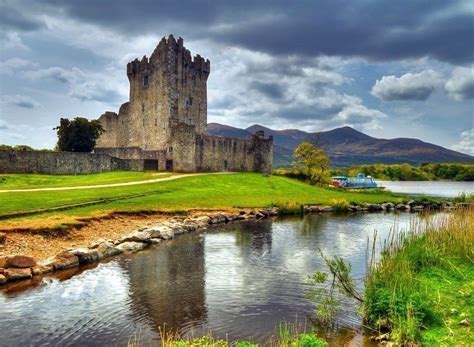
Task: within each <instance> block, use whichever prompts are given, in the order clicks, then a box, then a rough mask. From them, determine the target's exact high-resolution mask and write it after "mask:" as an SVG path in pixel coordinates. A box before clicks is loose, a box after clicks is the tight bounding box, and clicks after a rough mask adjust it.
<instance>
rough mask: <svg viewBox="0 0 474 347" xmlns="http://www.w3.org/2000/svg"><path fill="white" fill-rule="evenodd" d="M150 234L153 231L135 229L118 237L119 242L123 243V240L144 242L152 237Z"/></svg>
mask: <svg viewBox="0 0 474 347" xmlns="http://www.w3.org/2000/svg"><path fill="white" fill-rule="evenodd" d="M152 234H153V233H151V232H148V229H146V230H143V231H138V230H135V231H132V232H131V233H130V234H128V235H127V236H125V237H123V238H122V239H120V243H123V242H145V243H146V242H149V241H150V239H151V238H152Z"/></svg>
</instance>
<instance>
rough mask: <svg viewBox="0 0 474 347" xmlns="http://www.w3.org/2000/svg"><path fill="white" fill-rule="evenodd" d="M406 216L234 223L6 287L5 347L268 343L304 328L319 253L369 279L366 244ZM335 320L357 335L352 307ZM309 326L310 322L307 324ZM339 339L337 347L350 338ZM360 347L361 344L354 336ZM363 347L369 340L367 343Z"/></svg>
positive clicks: (2, 302)
mask: <svg viewBox="0 0 474 347" xmlns="http://www.w3.org/2000/svg"><path fill="white" fill-rule="evenodd" d="M418 218H423V217H421V216H419V215H416V214H409V213H374V214H353V215H346V216H339V217H338V216H334V215H307V216H305V217H304V218H286V219H282V220H277V219H267V220H263V221H249V222H239V223H232V224H228V225H226V226H219V227H216V228H211V229H209V230H208V231H207V232H205V233H198V232H196V233H192V234H187V235H182V236H179V237H177V238H175V239H173V240H170V241H168V242H165V243H163V244H161V245H158V246H154V247H152V248H149V249H147V250H145V251H142V252H139V253H136V254H131V255H130V254H129V255H122V256H119V257H116V258H113V259H112V260H110V261H108V262H102V263H99V264H98V265H97V264H96V265H94V266H90V267H86V268H82V269H81V270H79V271H77V270H69V271H65V272H63V273H61V274H57V275H54V276H51V277H45V278H44V279H43V280H42V281H40V282H38V283H35V285H31V284H30V285H29V286H26V284H25V283H24V282H23V283H18V284H15V285H14V286H7V288H5V289H2V290H0V310H1V313H0V326H1V327H2V328H1V329H0V341H1V344H2V345H19V346H26V345H65V344H68V345H118V346H122V345H126V344H127V342H128V341H129V340H130V339H132V338H133V337H134V336H136V335H137V336H139V338H140V342H141V343H143V344H145V345H149V344H152V345H155V344H158V341H159V328H160V327H163V325H166V329H167V330H172V329H177V330H179V331H180V332H182V333H193V334H195V335H200V334H203V333H205V332H207V331H208V330H211V331H212V332H213V334H214V335H215V336H218V337H222V338H227V339H229V340H230V341H233V340H235V339H248V338H250V339H253V340H257V341H263V340H264V339H265V338H267V337H269V336H271V335H273V334H275V331H276V330H275V329H276V327H277V326H278V324H279V322H280V321H282V320H285V321H288V322H297V321H299V322H305V321H307V319H308V318H309V317H311V316H312V314H313V310H314V307H313V305H312V303H311V302H309V301H308V300H307V299H305V293H306V292H307V290H308V285H307V277H308V275H310V274H312V273H313V272H315V271H317V270H325V266H324V265H323V262H322V259H321V256H320V254H319V252H318V249H321V250H322V252H323V253H324V254H325V255H328V256H335V255H337V256H341V257H344V259H346V260H348V261H349V262H350V263H351V264H352V266H353V275H354V276H355V277H356V278H362V277H363V276H364V275H365V273H366V261H367V259H366V247H367V240H368V238H370V237H372V235H373V232H374V230H375V229H377V231H378V235H379V239H383V238H384V237H386V236H387V235H388V233H389V232H390V230H391V229H392V228H393V227H394V226H397V227H398V228H401V229H406V228H407V227H408V226H409V224H410V222H413V221H414V220H416V219H418ZM346 309H347V312H343V314H342V315H340V316H339V324H340V325H341V326H342V327H348V328H351V329H353V328H356V327H357V326H358V325H359V323H360V321H359V318H358V317H357V316H356V315H355V314H354V307H352V306H351V305H348V306H347V307H346ZM309 324H310V323H309ZM342 331H343V333H339V334H336V335H335V336H333V339H332V340H331V341H332V345H340V344H341V343H342V342H343V341H348V340H350V339H352V338H353V335H354V334H352V333H346V332H344V331H345V330H342ZM356 339H359V340H358V341H359V343H362V342H363V341H362V342H361V340H363V339H362V338H361V336H360V334H356ZM364 344H365V345H368V344H369V342H368V341H365V342H364Z"/></svg>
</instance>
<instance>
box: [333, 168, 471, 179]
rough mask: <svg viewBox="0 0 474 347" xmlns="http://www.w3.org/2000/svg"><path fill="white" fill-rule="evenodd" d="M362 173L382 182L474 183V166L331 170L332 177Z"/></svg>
mask: <svg viewBox="0 0 474 347" xmlns="http://www.w3.org/2000/svg"><path fill="white" fill-rule="evenodd" d="M359 172H362V173H363V174H365V175H366V176H369V175H370V176H372V177H374V178H378V179H381V180H390V181H434V180H453V181H469V182H472V181H474V164H458V163H444V164H433V163H425V164H422V165H420V166H413V165H410V164H371V165H360V166H352V167H348V168H338V169H333V170H331V175H332V176H339V175H346V176H355V175H357V174H358V173H359Z"/></svg>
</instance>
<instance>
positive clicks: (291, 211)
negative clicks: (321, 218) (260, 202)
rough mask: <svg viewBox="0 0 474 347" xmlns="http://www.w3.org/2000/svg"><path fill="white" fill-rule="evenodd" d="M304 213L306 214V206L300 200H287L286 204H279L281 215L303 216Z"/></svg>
mask: <svg viewBox="0 0 474 347" xmlns="http://www.w3.org/2000/svg"><path fill="white" fill-rule="evenodd" d="M303 214H304V206H303V205H301V204H300V203H298V202H287V203H286V204H284V205H281V206H278V215H279V216H290V215H294V216H296V215H298V216H302V215H303Z"/></svg>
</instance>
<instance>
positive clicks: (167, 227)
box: [0, 201, 468, 286]
mask: <svg viewBox="0 0 474 347" xmlns="http://www.w3.org/2000/svg"><path fill="white" fill-rule="evenodd" d="M464 205H466V204H456V205H454V204H452V203H450V202H446V203H424V204H423V203H422V204H419V203H416V202H415V201H410V202H408V203H407V204H393V203H382V204H362V205H351V206H348V207H346V208H345V209H344V210H343V211H341V210H340V209H338V208H337V207H332V206H319V205H318V206H317V205H307V206H303V205H301V206H300V209H299V213H298V211H291V212H288V211H286V210H284V209H278V208H276V207H273V208H262V209H241V210H239V211H237V212H235V213H229V212H215V211H213V212H209V213H207V214H204V215H195V216H173V217H170V218H169V219H167V220H166V221H163V222H160V223H158V224H156V225H154V226H152V227H141V228H138V229H135V230H133V231H131V232H130V233H128V234H126V235H125V236H122V237H120V238H117V239H115V240H113V239H99V240H97V241H94V242H92V243H90V244H89V245H88V246H87V247H79V248H70V249H67V250H65V251H62V252H60V253H58V254H56V255H53V256H51V257H49V258H47V259H44V260H40V261H37V260H35V259H34V258H33V257H30V256H27V255H13V256H7V257H4V258H0V286H1V285H4V284H7V283H10V282H14V281H19V280H24V279H30V278H32V277H34V276H42V275H44V274H47V273H51V272H54V271H59V270H64V269H70V268H75V267H79V266H80V265H84V264H92V263H96V262H98V261H100V260H102V259H106V258H110V257H113V256H116V255H119V254H122V253H132V252H137V251H140V250H143V249H145V248H147V247H149V246H151V245H157V244H160V243H162V242H165V241H166V240H170V239H173V238H174V237H175V236H177V235H181V234H185V233H190V232H195V231H204V230H206V229H207V228H208V227H209V226H212V225H218V224H224V223H229V222H234V221H245V220H260V219H265V218H268V217H273V216H283V215H288V214H293V215H295V214H309V213H328V212H349V213H351V212H379V211H406V212H422V211H425V210H435V211H436V210H451V209H453V208H456V207H466V206H464ZM467 205H468V204H467Z"/></svg>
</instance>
